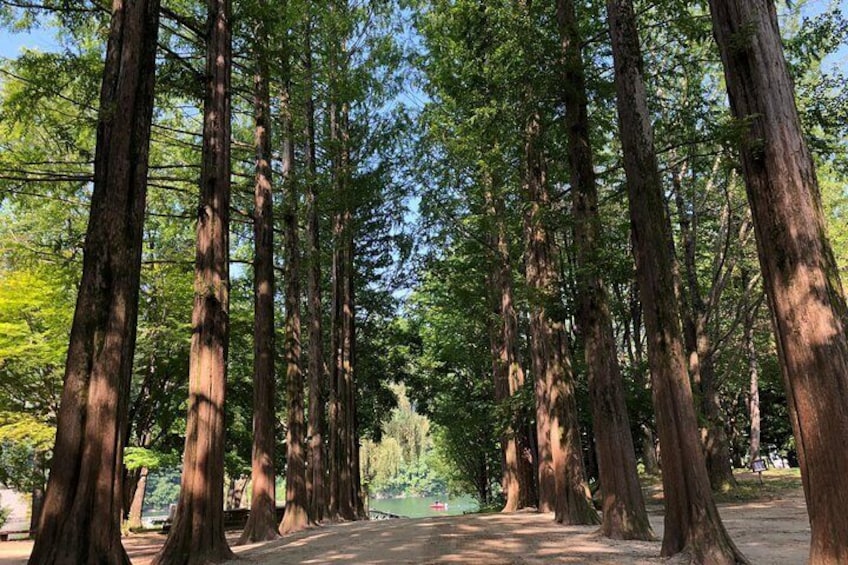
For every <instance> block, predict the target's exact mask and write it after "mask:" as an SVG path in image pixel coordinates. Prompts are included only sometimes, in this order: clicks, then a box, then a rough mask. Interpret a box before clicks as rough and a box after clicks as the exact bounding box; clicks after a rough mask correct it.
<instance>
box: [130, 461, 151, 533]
mask: <svg viewBox="0 0 848 565" xmlns="http://www.w3.org/2000/svg"><path fill="white" fill-rule="evenodd" d="M147 474H148V470H147V467H142V468H141V472H140V473H139V476H138V483H136V487H135V493H134V495H133V498H132V502H131V503H130V510H129V523H128V527H129V529H130V530H140V529H141V528H142V527H144V525H143V524H142V522H141V518H142V510H143V508H144V495H145V490H146V489H147Z"/></svg>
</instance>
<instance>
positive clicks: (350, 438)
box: [339, 56, 360, 520]
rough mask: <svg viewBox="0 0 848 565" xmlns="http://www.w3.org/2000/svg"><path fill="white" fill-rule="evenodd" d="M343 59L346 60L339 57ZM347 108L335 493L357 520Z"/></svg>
mask: <svg viewBox="0 0 848 565" xmlns="http://www.w3.org/2000/svg"><path fill="white" fill-rule="evenodd" d="M343 58H344V60H347V57H346V56H345V57H343ZM349 122H350V106H349V104H348V103H347V102H344V103H342V105H341V112H340V115H339V151H340V153H339V156H340V167H341V174H342V176H341V179H340V180H341V183H342V184H341V192H342V204H343V210H342V217H341V222H342V225H341V240H340V245H341V246H342V249H341V261H342V262H343V266H342V270H341V275H342V276H341V281H340V289H339V290H340V292H341V300H340V306H341V315H342V317H341V339H340V344H341V358H342V359H341V369H342V370H341V373H340V377H341V380H340V383H339V384H340V390H341V404H342V419H341V422H342V444H343V445H344V449H343V451H342V470H341V475H340V477H341V482H340V486H339V492H340V496H341V500H342V504H341V505H340V511H341V514H342V517H343V518H345V519H346V520H356V519H357V518H358V517H359V509H360V503H359V487H358V485H359V477H358V473H359V461H358V457H359V450H358V437H357V433H356V401H355V398H356V385H355V382H354V372H355V368H354V362H355V351H354V347H355V339H354V335H355V321H356V318H355V314H354V312H355V309H354V288H353V275H354V273H353V269H354V266H353V255H354V250H355V246H354V236H353V195H352V194H351V188H350V179H351V160H350V123H349Z"/></svg>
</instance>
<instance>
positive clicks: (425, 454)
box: [360, 385, 446, 498]
mask: <svg viewBox="0 0 848 565" xmlns="http://www.w3.org/2000/svg"><path fill="white" fill-rule="evenodd" d="M392 389H393V391H394V393H395V394H396V395H397V400H398V406H397V407H396V408H394V409H393V410H392V412H391V417H390V418H389V419H388V420H387V421H386V422H385V423H384V424H383V427H382V434H381V435H382V437H381V439H380V441H379V442H374V441H372V440H366V441H365V442H363V444H362V447H361V451H360V457H361V459H362V463H361V469H362V481H363V484H366V485H368V489H369V492H370V493H371V495H372V496H376V497H380V498H383V497H409V496H432V495H440V494H444V493H445V490H446V484H445V480H444V478H443V477H442V475H441V474H440V470H441V469H440V467H439V466H438V464H437V462H436V457H435V453H434V451H433V444H432V438H431V434H430V421H429V420H428V419H427V418H426V417H424V416H422V415H420V414H418V413H417V412H416V411H415V409H414V407H413V405H412V403H411V402H410V401H409V398H408V397H407V395H406V389H405V387H404V386H403V385H396V386H394V387H392Z"/></svg>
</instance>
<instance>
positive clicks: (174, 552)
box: [153, 0, 233, 565]
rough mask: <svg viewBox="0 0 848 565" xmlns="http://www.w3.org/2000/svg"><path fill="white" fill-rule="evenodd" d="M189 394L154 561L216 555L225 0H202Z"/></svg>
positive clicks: (224, 331) (225, 170) (225, 280)
mask: <svg viewBox="0 0 848 565" xmlns="http://www.w3.org/2000/svg"><path fill="white" fill-rule="evenodd" d="M207 18H208V19H207V33H208V36H207V39H206V41H207V43H206V78H207V83H206V92H205V98H204V104H203V148H202V160H201V169H200V206H199V207H198V218H197V250H196V256H195V282H194V310H193V312H192V340H191V352H190V367H189V400H188V417H187V421H186V440H185V450H184V452H183V472H182V478H181V488H180V498H179V501H178V502H177V510H176V514H175V516H174V522H173V525H172V526H171V530H170V532H168V539H167V540H166V541H165V545H164V546H163V547H162V549H161V550H160V551H159V553H158V554H157V555H156V557H155V558H154V559H153V563H154V564H155V565H177V564H193V563H208V562H214V561H224V560H226V559H230V558H232V557H233V553H232V551H230V548H229V547H228V545H227V540H226V538H225V537H224V499H223V498H224V399H225V396H226V385H227V354H228V346H229V304H230V301H229V296H230V292H229V290H230V289H229V284H230V280H229V219H230V167H231V164H230V130H231V124H230V118H231V106H230V105H231V99H230V77H231V71H232V39H231V28H230V1H229V0H208V2H207Z"/></svg>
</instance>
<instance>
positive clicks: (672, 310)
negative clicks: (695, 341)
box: [607, 0, 746, 564]
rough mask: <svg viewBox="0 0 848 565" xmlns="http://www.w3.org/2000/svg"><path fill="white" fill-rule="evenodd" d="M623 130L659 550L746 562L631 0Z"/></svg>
mask: <svg viewBox="0 0 848 565" xmlns="http://www.w3.org/2000/svg"><path fill="white" fill-rule="evenodd" d="M607 13H608V18H609V26H610V37H611V40H612V48H613V59H614V64H615V86H616V93H617V106H618V121H619V135H620V136H621V142H622V148H623V150H624V168H625V173H626V176H627V189H628V198H629V202H630V219H631V224H632V234H633V248H634V254H635V256H636V278H637V281H638V284H639V292H640V295H641V299H642V308H643V312H644V321H645V330H646V336H647V339H648V363H649V367H650V369H651V377H652V384H653V390H652V392H653V400H654V408H655V412H656V418H657V429H658V432H659V438H660V446H661V447H662V467H663V473H662V477H663V493H664V497H665V508H666V512H665V531H664V535H663V543H662V555H663V556H664V557H669V556H671V555H675V554H677V553H681V552H688V553H689V555H690V558H691V559H692V561H693V562H697V563H714V564H725V563H744V562H746V561H745V558H744V557H743V556H742V554H741V553H740V552H739V550H738V549H737V548H736V546H735V545H734V544H733V542H732V541H731V539H730V537H729V536H728V535H727V532H726V531H725V529H724V525H723V524H722V522H721V518H720V517H719V515H718V511H717V510H716V506H715V502H714V500H713V497H712V492H711V490H710V485H709V477H708V476H707V469H706V464H705V462H704V454H703V449H702V447H701V442H700V438H699V437H698V423H697V419H696V417H695V408H694V404H693V399H692V389H691V385H690V383H689V375H688V371H687V368H686V361H685V357H684V355H685V353H684V346H683V336H682V332H681V328H680V314H679V310H678V305H677V300H676V299H675V293H674V280H673V270H672V269H673V268H672V258H671V256H670V253H669V246H668V243H669V241H670V240H671V235H670V233H668V222H667V220H666V219H665V217H664V215H663V210H664V204H663V197H662V182H661V178H660V175H659V170H658V165H657V158H656V153H655V150H654V142H653V128H652V126H651V123H650V113H649V111H648V102H647V93H646V91H645V83H644V79H643V75H642V64H643V63H642V54H641V51H640V48H639V37H638V32H637V29H636V15H635V13H634V10H633V5H632V3H631V2H630V0H610V1H608V2H607Z"/></svg>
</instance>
